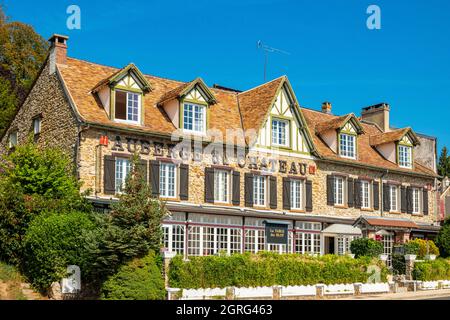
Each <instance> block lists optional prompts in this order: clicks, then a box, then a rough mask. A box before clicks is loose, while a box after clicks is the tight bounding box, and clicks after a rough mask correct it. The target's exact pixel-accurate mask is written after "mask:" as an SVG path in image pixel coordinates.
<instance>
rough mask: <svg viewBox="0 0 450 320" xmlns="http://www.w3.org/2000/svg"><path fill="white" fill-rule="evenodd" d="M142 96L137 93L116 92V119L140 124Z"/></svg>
mask: <svg viewBox="0 0 450 320" xmlns="http://www.w3.org/2000/svg"><path fill="white" fill-rule="evenodd" d="M140 110H141V95H140V94H139V93H135V92H126V91H121V90H117V91H116V108H115V112H116V113H115V119H116V120H118V121H127V122H133V123H140V112H139V111H140Z"/></svg>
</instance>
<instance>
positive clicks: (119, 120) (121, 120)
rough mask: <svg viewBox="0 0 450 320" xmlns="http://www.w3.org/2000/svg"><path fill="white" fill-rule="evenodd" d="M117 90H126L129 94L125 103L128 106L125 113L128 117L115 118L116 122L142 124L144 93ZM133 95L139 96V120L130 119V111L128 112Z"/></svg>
mask: <svg viewBox="0 0 450 320" xmlns="http://www.w3.org/2000/svg"><path fill="white" fill-rule="evenodd" d="M116 91H120V92H125V93H126V94H127V99H126V105H125V108H126V110H125V113H126V118H127V119H126V120H124V119H117V118H115V119H114V120H115V121H116V122H122V123H133V124H140V123H141V110H142V94H140V93H138V92H131V91H126V90H116ZM131 95H133V96H134V95H136V96H137V97H138V111H137V112H138V113H137V116H138V119H137V121H135V120H129V119H128V113H129V112H128V108H129V107H130V106H129V105H128V104H129V102H130V96H131ZM114 112H115V111H114Z"/></svg>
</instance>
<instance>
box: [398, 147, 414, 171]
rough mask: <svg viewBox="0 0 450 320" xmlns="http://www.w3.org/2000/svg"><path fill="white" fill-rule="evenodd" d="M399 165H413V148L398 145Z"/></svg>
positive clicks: (407, 166)
mask: <svg viewBox="0 0 450 320" xmlns="http://www.w3.org/2000/svg"><path fill="white" fill-rule="evenodd" d="M398 153H399V154H398V157H399V165H400V166H401V167H405V168H410V167H411V166H412V148H411V147H408V146H399V147H398Z"/></svg>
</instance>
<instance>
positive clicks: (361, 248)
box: [350, 238, 383, 258]
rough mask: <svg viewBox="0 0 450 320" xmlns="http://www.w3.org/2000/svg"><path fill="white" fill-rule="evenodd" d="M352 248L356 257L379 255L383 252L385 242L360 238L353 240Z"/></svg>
mask: <svg viewBox="0 0 450 320" xmlns="http://www.w3.org/2000/svg"><path fill="white" fill-rule="evenodd" d="M350 250H351V252H352V253H353V254H354V255H355V256H356V258H359V257H378V256H379V255H380V254H383V244H382V243H381V242H379V241H375V240H372V239H368V238H360V239H356V240H353V241H352V243H351V244H350Z"/></svg>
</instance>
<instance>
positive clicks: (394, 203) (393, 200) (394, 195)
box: [389, 186, 398, 212]
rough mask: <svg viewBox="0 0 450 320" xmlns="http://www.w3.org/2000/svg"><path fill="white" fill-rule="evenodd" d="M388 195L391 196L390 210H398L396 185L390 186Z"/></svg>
mask: <svg viewBox="0 0 450 320" xmlns="http://www.w3.org/2000/svg"><path fill="white" fill-rule="evenodd" d="M389 188H390V196H391V199H390V200H391V201H390V202H391V211H393V212H397V211H398V196H397V192H398V188H397V187H396V186H390V187H389Z"/></svg>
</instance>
